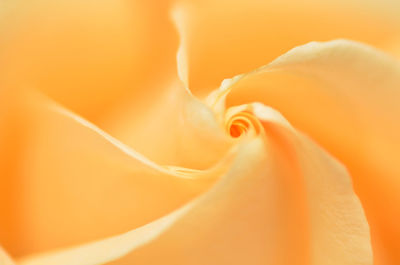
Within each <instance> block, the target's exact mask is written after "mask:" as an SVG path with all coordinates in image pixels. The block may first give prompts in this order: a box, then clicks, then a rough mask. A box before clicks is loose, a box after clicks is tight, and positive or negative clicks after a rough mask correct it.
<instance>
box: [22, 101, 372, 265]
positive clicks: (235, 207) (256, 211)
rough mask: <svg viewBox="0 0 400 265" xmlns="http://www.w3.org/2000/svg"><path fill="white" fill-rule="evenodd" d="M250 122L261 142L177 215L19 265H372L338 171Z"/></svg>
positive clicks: (305, 147) (360, 220) (305, 146)
mask: <svg viewBox="0 0 400 265" xmlns="http://www.w3.org/2000/svg"><path fill="white" fill-rule="evenodd" d="M257 115H259V117H260V118H261V119H262V122H263V123H264V124H265V128H266V131H265V135H266V138H262V137H256V138H251V139H247V140H244V141H243V142H242V143H241V144H240V147H239V150H238V153H237V157H236V159H235V161H234V163H233V165H232V167H231V168H230V170H229V171H228V173H227V174H225V175H224V176H223V177H222V178H220V179H219V181H218V182H217V183H216V184H215V185H214V186H213V187H212V188H211V189H210V190H208V191H207V192H205V193H204V194H203V195H201V196H199V197H198V198H196V199H195V200H194V201H192V202H190V203H189V204H187V205H185V206H184V207H183V208H180V209H178V210H177V211H175V212H174V213H172V214H170V215H167V216H166V217H164V218H162V219H159V220H157V221H155V222H154V223H151V224H149V225H148V226H145V227H141V228H139V229H137V230H134V231H131V232H129V233H126V234H123V235H120V236H117V237H113V238H109V239H105V240H103V241H98V242H95V243H93V244H89V245H86V246H82V247H77V248H74V249H70V250H66V251H60V252H55V253H49V254H48V255H43V256H38V257H36V258H35V257H33V258H32V259H27V260H25V262H23V263H22V264H23V265H35V264H40V265H45V264H60V265H63V264H65V265H67V264H71V262H72V263H74V264H77V265H95V264H103V263H106V262H107V261H112V260H114V259H116V258H118V257H121V258H122V259H121V260H117V261H116V262H115V263H111V264H161V263H162V264H166V265H169V264H171V265H172V264H174V265H178V264H182V265H183V264H185V265H187V264H190V265H196V264H198V265H200V264H233V265H235V264H273V265H284V264H298V265H306V264H315V265H322V264H323V265H326V264H328V265H331V264H332V265H333V264H335V265H336V264H344V265H347V264H348V265H350V264H351V265H354V264H360V265H361V264H362V265H366V264H372V257H371V250H370V244H369V234H368V226H367V223H366V220H365V217H364V215H363V212H362V208H361V206H360V203H359V201H358V199H357V198H356V196H355V194H354V192H353V190H352V187H351V183H350V178H349V176H348V175H347V173H346V171H345V170H344V169H343V167H342V166H340V165H339V164H338V163H337V162H336V161H334V160H333V159H332V158H330V156H329V155H327V154H326V153H324V152H323V151H322V150H321V149H319V148H318V147H317V146H316V145H315V144H312V143H311V142H310V141H309V140H307V139H306V138H305V137H302V136H299V135H298V134H297V133H295V132H294V130H293V129H292V128H287V127H285V126H282V125H281V123H282V124H287V123H286V122H284V121H282V118H281V117H280V116H277V115H276V113H275V112H271V111H266V109H265V108H264V109H261V110H260V109H257ZM268 115H272V117H273V118H272V119H270V117H268ZM281 121H282V122H281ZM142 230H145V231H146V230H147V232H144V233H143V234H142ZM153 233H156V234H157V235H154V234H153ZM149 237H151V238H150V239H149ZM138 242H139V243H138ZM103 248H104V249H103ZM102 250H104V251H102ZM130 250H132V252H131V253H130V254H129V255H128V256H125V257H122V256H123V255H125V254H126V252H128V251H130ZM99 253H101V255H99ZM107 256H108V258H106V257H107ZM82 257H84V258H82Z"/></svg>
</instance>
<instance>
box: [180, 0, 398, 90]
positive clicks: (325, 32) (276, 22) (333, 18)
mask: <svg viewBox="0 0 400 265" xmlns="http://www.w3.org/2000/svg"><path fill="white" fill-rule="evenodd" d="M177 6H178V7H179V9H181V10H183V12H184V13H185V16H184V19H183V20H182V21H181V22H182V24H184V27H182V28H184V31H183V34H184V36H185V37H184V38H185V39H186V42H187V45H186V46H187V52H188V61H189V77H190V79H189V84H190V87H191V89H192V90H193V92H194V93H195V94H196V95H199V96H204V95H205V94H204V93H207V92H210V91H211V90H213V89H214V88H216V87H218V83H219V82H220V80H222V79H224V78H226V77H229V76H233V75H236V74H240V73H243V72H247V71H251V70H253V69H255V68H256V67H259V66H260V65H263V64H265V63H266V62H269V61H271V60H273V59H274V58H276V57H278V56H279V55H281V54H283V53H284V52H286V51H287V50H289V49H291V48H293V47H295V46H298V45H302V44H305V43H307V42H310V41H326V40H331V39H335V38H349V39H354V40H357V41H362V42H365V43H369V44H373V45H375V46H378V47H383V46H384V44H385V43H386V42H387V41H388V40H391V39H392V38H393V37H396V36H399V32H400V20H399V16H398V11H399V9H398V8H397V7H398V4H390V0H388V1H387V0H383V1H373V0H371V1H359V0H350V1H340V0H339V1H318V0H305V1H303V0H269V1H257V0H250V1H248V0H239V1H229V0H206V1H178V4H177ZM396 8H397V9H396ZM396 11H397V12H396Z"/></svg>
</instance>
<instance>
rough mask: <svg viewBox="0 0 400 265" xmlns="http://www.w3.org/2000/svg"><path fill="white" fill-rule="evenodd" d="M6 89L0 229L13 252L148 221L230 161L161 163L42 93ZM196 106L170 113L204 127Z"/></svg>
mask: <svg viewBox="0 0 400 265" xmlns="http://www.w3.org/2000/svg"><path fill="white" fill-rule="evenodd" d="M11 91H13V92H10V94H14V97H11V96H9V97H7V98H2V101H3V102H4V103H5V106H6V107H7V110H8V111H7V112H1V113H2V114H4V115H8V119H7V120H5V122H4V125H5V128H7V130H6V131H5V132H7V133H6V134H4V135H3V134H2V138H1V142H0V143H1V144H2V147H6V148H7V149H5V150H9V151H12V152H10V153H7V152H6V153H5V154H3V155H4V156H2V164H3V163H4V164H5V165H4V167H3V166H2V167H1V170H2V171H1V178H0V181H1V184H0V187H2V188H1V189H2V190H3V187H4V190H5V191H6V192H5V193H4V194H2V196H1V205H2V210H4V211H3V212H2V216H3V215H4V216H5V218H4V220H2V221H1V226H0V231H1V234H2V235H4V237H2V243H4V245H5V247H7V249H8V250H9V251H10V253H12V254H13V256H21V255H25V254H30V253H35V252H40V251H44V250H50V249H53V248H56V247H67V246H70V245H75V244H78V243H83V242H87V241H90V240H95V239H99V238H102V237H105V236H111V235H114V234H117V233H122V232H125V231H129V230H131V229H133V228H136V227H139V226H142V225H145V224H147V223H148V222H151V221H153V220H155V219H157V218H160V217H161V216H164V215H166V214H167V213H169V212H171V211H173V210H175V209H176V208H178V207H180V206H182V205H183V204H184V203H186V202H187V201H189V200H190V199H192V198H193V197H195V196H197V195H198V194H200V193H202V192H204V190H206V189H207V188H208V187H209V186H210V185H211V184H212V183H213V182H214V181H215V180H216V178H217V177H218V176H219V175H220V174H221V171H224V170H226V167H227V165H228V163H229V161H225V162H223V160H222V161H221V163H222V164H221V163H219V164H216V165H215V167H211V166H210V168H209V170H205V171H198V170H195V169H190V170H189V169H188V170H186V169H185V168H179V167H168V166H167V165H165V166H161V165H158V164H156V163H154V162H153V161H151V160H149V159H147V158H146V157H144V156H143V155H141V154H139V153H138V152H136V151H133V150H132V149H130V148H129V147H128V146H126V145H125V144H122V143H121V142H120V141H118V140H116V139H115V138H113V137H111V136H110V135H108V134H107V133H105V132H104V131H102V130H101V129H99V128H98V127H96V126H95V125H93V124H91V123H90V122H88V121H87V120H84V119H83V118H81V117H79V116H77V115H76V114H74V113H72V112H70V111H68V110H66V109H64V108H63V107H61V106H59V105H58V104H56V103H54V102H52V101H51V100H49V99H47V98H46V97H43V96H41V95H40V94H39V95H38V94H36V93H34V92H32V91H30V92H29V91H18V90H11ZM6 103H8V105H7V104H6ZM185 103H187V102H185ZM178 104H184V103H182V102H180V101H178ZM197 104H198V105H196V104H193V105H192V104H189V105H185V106H187V107H188V112H187V113H183V114H182V115H186V114H187V115H188V116H187V117H186V116H180V117H175V116H173V118H174V119H177V120H179V121H180V122H182V123H183V124H182V125H180V126H181V128H182V127H184V126H187V127H188V128H190V126H201V128H205V129H209V128H207V125H209V124H208V120H207V119H206V120H204V119H203V120H202V118H204V117H208V116H207V115H208V114H207V113H204V112H198V111H197V109H196V106H199V105H200V106H202V105H201V104H200V103H199V102H197ZM2 106H3V105H2ZM192 108H194V109H192ZM202 115H205V116H202ZM171 119H172V118H171ZM0 121H3V119H0ZM194 121H196V122H197V123H193V122H194ZM150 122H156V121H154V120H153V121H151V120H150ZM1 125H3V124H1ZM169 125H170V126H171V127H167V128H164V129H163V130H161V129H160V130H158V131H157V132H155V133H163V131H166V132H168V131H170V130H174V128H176V129H180V127H179V126H178V125H177V124H175V123H172V122H171V120H170V123H169ZM196 128H197V127H196ZM195 131H196V130H194V129H193V130H191V131H190V134H191V133H194V132H195ZM197 132H198V133H200V132H201V130H198V131H197ZM182 133H189V132H187V131H182ZM3 136H4V137H3ZM185 137H189V136H186V135H184V134H182V135H181V138H182V139H177V140H182V141H185ZM190 139H191V138H190ZM175 140H176V139H175ZM3 142H4V145H3ZM195 144H196V141H193V145H195ZM203 144H204V142H203ZM189 147H193V146H190V145H188V148H189ZM154 148H157V145H155V146H154ZM161 148H162V147H160V149H161ZM2 150H4V149H2ZM199 150H200V151H201V150H202V149H199ZM182 152H183V153H182V155H184V154H185V150H182ZM223 157H224V153H223V154H222V155H221V156H220V157H219V160H221V159H222V158H223ZM217 162H218V161H217ZM6 164H7V165H6ZM6 166H7V167H6ZM3 202H4V205H3ZM3 206H4V207H3ZM2 219H3V218H2Z"/></svg>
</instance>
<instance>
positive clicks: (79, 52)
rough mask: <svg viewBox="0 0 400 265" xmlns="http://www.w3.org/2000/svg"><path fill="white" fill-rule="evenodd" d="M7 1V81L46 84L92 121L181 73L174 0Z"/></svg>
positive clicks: (0, 74) (2, 51)
mask: <svg viewBox="0 0 400 265" xmlns="http://www.w3.org/2000/svg"><path fill="white" fill-rule="evenodd" d="M3 3H4V5H6V6H10V7H9V10H10V11H8V12H7V16H6V17H5V18H3V17H2V18H1V19H2V21H1V33H0V37H1V39H2V41H1V44H0V58H1V61H2V64H1V69H0V70H1V71H0V79H1V78H3V79H6V80H7V81H8V82H11V83H13V84H14V85H16V86H26V87H34V88H37V89H40V90H41V91H43V92H45V93H46V94H47V95H48V96H50V97H52V98H53V99H55V100H56V101H58V102H60V103H62V104H63V105H65V106H67V107H68V108H69V109H72V110H73V111H76V112H78V113H79V114H80V115H83V116H85V117H86V118H88V119H90V120H92V121H94V120H96V121H97V120H99V119H101V117H102V115H104V114H106V113H108V111H110V110H112V109H113V108H114V107H115V105H118V104H119V103H120V102H124V101H125V99H126V98H135V99H136V100H135V101H134V102H135V103H136V102H139V101H140V100H141V99H143V98H145V97H146V95H147V94H149V93H158V92H159V90H157V89H162V88H163V87H155V86H150V85H149V84H150V83H152V82H153V80H156V79H159V78H164V76H165V75H167V76H169V75H172V74H175V72H171V70H170V69H174V66H175V60H174V59H175V58H174V53H175V49H176V42H177V38H176V35H175V32H174V29H173V26H172V23H169V17H168V14H167V11H166V10H167V4H168V3H167V1H158V2H157V8H154V5H153V4H151V3H149V2H146V1H140V0H138V1H136V0H133V1H125V0H99V1H87V0H83V1H81V0H58V1H57V2H54V1H52V0H32V1H28V2H27V1H21V0H15V1H14V0H13V1H2V3H1V4H0V5H1V6H2V5H3ZM0 9H2V8H0ZM0 12H1V11H0ZM160 43H162V46H161V45H160ZM142 86H147V87H148V90H146V91H145V92H144V91H143V90H141V89H140V88H141V87H142ZM150 88H151V90H150Z"/></svg>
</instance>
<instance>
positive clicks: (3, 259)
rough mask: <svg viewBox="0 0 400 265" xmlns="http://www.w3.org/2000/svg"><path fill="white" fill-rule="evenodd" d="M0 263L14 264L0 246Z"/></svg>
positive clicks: (1, 264) (0, 264) (5, 264)
mask: <svg viewBox="0 0 400 265" xmlns="http://www.w3.org/2000/svg"><path fill="white" fill-rule="evenodd" d="M0 265H15V263H14V261H13V260H12V259H11V258H10V256H9V255H8V254H7V253H6V252H5V251H4V249H3V248H2V247H1V246H0Z"/></svg>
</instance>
